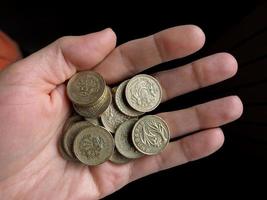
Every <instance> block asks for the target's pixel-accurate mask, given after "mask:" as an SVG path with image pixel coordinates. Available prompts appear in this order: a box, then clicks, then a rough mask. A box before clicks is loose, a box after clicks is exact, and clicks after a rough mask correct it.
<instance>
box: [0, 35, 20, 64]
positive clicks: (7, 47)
mask: <svg viewBox="0 0 267 200" xmlns="http://www.w3.org/2000/svg"><path fill="white" fill-rule="evenodd" d="M20 58H21V53H20V50H19V47H18V45H17V43H16V42H14V41H13V40H12V39H11V38H10V37H8V36H7V35H6V34H5V33H4V32H2V31H0V69H2V68H4V67H6V66H8V65H9V64H11V63H13V62H15V61H17V60H19V59H20Z"/></svg>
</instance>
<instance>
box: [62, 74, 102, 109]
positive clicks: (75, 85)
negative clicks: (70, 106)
mask: <svg viewBox="0 0 267 200" xmlns="http://www.w3.org/2000/svg"><path fill="white" fill-rule="evenodd" d="M105 86H106V83H105V81H104V79H103V78H102V76H101V75H100V74H98V73H96V72H93V71H83V72H79V73H76V74H75V75H74V76H72V77H71V79H70V80H69V82H68V85H67V94H68V97H69V98H70V100H71V101H72V102H73V103H75V104H77V105H90V104H93V103H95V102H96V101H97V100H98V99H99V98H100V97H101V96H102V95H103V93H104V90H105Z"/></svg>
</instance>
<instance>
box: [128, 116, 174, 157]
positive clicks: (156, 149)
mask: <svg viewBox="0 0 267 200" xmlns="http://www.w3.org/2000/svg"><path fill="white" fill-rule="evenodd" d="M169 140H170V131H169V128H168V125H167V123H166V122H165V121H164V120H163V119H161V118H160V117H158V116H156V115H147V116H144V117H142V118H141V119H139V120H138V121H137V122H136V123H135V125H134V127H133V130H132V141H133V144H134V146H135V147H136V148H137V149H138V150H139V151H140V152H142V153H143V154H146V155H155V154H158V153H160V152H161V151H162V150H163V149H164V148H165V147H166V146H167V144H168V143H169Z"/></svg>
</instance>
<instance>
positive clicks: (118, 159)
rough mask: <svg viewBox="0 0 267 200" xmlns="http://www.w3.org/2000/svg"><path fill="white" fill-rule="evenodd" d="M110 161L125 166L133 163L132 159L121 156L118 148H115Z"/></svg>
mask: <svg viewBox="0 0 267 200" xmlns="http://www.w3.org/2000/svg"><path fill="white" fill-rule="evenodd" d="M109 160H110V161H111V162H113V163H115V164H125V163H128V162H130V161H131V159H129V158H126V157H124V156H123V155H121V154H120V152H119V151H118V150H117V148H116V147H115V148H114V152H113V154H112V155H111V157H110V158H109Z"/></svg>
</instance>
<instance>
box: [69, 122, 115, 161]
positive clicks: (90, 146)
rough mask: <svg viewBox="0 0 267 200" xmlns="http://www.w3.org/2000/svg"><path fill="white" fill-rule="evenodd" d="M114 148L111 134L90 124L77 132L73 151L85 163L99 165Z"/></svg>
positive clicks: (108, 156)
mask: <svg viewBox="0 0 267 200" xmlns="http://www.w3.org/2000/svg"><path fill="white" fill-rule="evenodd" d="M113 150H114V139H113V137H112V135H111V134H110V133H109V132H108V131H107V130H105V129H104V128H102V127H97V126H91V127H88V128H86V129H83V130H82V131H80V132H79V134H78V135H77V136H76V138H75V140H74V145H73V151H74V153H75V155H76V157H77V158H78V160H79V161H81V162H82V163H84V164H86V165H99V164H101V163H103V162H105V161H106V160H108V159H109V158H110V156H111V155H112V153H113Z"/></svg>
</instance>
